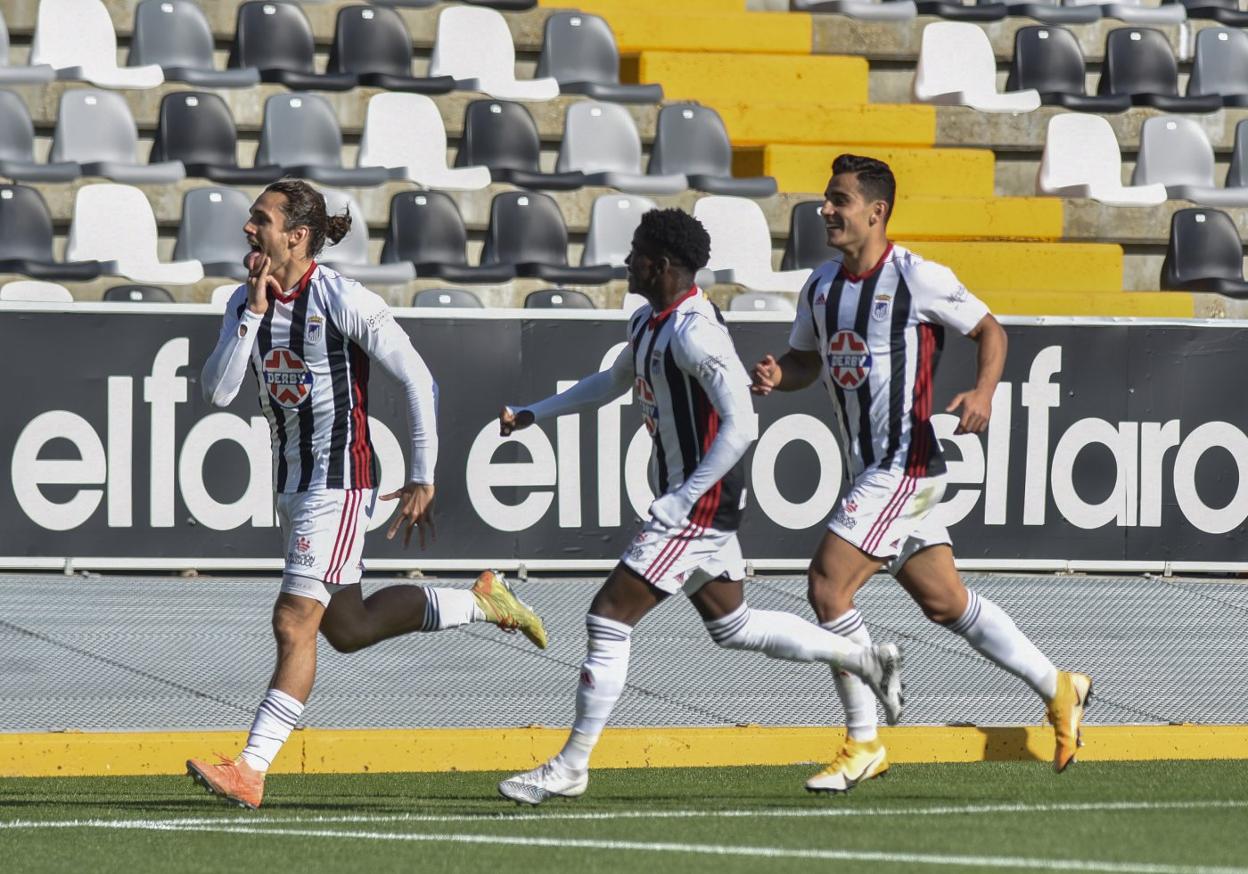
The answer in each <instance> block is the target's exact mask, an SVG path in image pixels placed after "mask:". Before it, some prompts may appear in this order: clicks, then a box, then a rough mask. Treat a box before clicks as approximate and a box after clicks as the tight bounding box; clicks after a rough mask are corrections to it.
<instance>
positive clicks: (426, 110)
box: [356, 92, 490, 191]
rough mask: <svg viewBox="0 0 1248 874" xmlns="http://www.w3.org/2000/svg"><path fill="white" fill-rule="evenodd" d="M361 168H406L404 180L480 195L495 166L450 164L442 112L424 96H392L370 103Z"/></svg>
mask: <svg viewBox="0 0 1248 874" xmlns="http://www.w3.org/2000/svg"><path fill="white" fill-rule="evenodd" d="M356 166H358V167H385V168H387V169H389V170H392V171H394V170H405V171H406V172H404V173H402V174H401V175H400V176H399V178H403V179H407V180H409V181H411V182H415V183H416V184H418V185H424V186H425V187H426V188H445V189H452V190H461V191H475V190H478V189H481V188H485V187H486V186H488V185H489V184H490V168H489V167H447V166H446V127H445V126H444V125H443V123H442V113H441V112H440V111H439V110H438V105H437V104H436V103H434V102H433V101H432V100H431V99H429V98H428V97H426V96H425V95H423V94H401V93H399V92H388V93H385V94H375V95H373V97H372V98H370V99H369V101H368V110H367V112H366V114H365V117H364V133H363V135H362V136H361V137H360V151H359V155H358V157H357V158H356ZM392 175H395V174H392Z"/></svg>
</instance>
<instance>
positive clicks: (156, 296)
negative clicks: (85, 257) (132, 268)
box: [104, 285, 173, 303]
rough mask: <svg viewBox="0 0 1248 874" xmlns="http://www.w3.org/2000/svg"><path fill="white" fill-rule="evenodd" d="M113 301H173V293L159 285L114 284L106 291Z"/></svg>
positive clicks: (106, 296)
mask: <svg viewBox="0 0 1248 874" xmlns="http://www.w3.org/2000/svg"><path fill="white" fill-rule="evenodd" d="M104 300H106V301H111V302H112V303H173V295H172V294H170V293H169V290H168V289H167V288H161V287H160V286H159V285H114V286H113V287H112V288H110V289H108V290H107V291H105V292H104Z"/></svg>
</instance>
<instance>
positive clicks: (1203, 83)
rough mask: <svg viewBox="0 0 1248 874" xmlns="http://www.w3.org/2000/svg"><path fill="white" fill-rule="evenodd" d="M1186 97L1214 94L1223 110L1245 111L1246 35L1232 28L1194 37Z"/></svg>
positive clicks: (1208, 29) (1211, 29) (1247, 81)
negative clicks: (1226, 107) (1193, 56)
mask: <svg viewBox="0 0 1248 874" xmlns="http://www.w3.org/2000/svg"><path fill="white" fill-rule="evenodd" d="M1187 94H1188V96H1189V97H1199V96H1202V95H1206V94H1216V95H1217V96H1219V97H1221V98H1222V105H1223V106H1237V107H1248V34H1246V33H1244V32H1243V31H1242V30H1239V29H1238V28H1233V27H1206V28H1205V29H1204V30H1202V31H1200V32H1199V33H1197V34H1196V58H1195V60H1194V61H1193V62H1192V75H1191V76H1189V77H1188V80H1187Z"/></svg>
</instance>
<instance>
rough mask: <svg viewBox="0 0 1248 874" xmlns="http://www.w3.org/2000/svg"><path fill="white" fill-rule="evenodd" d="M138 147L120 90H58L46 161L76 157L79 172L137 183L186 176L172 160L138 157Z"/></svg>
mask: <svg viewBox="0 0 1248 874" xmlns="http://www.w3.org/2000/svg"><path fill="white" fill-rule="evenodd" d="M138 149H139V131H138V128H137V127H136V126H135V123H134V116H133V115H131V114H130V104H128V103H127V102H126V98H125V97H124V96H122V95H121V94H118V93H117V92H115V91H97V90H95V89H93V88H77V89H73V90H70V91H66V92H64V93H63V94H62V95H61V105H60V108H59V110H58V111H57V114H56V132H55V133H54V134H53V136H52V152H51V156H50V160H51V161H53V162H57V161H77V162H78V164H79V165H80V166H81V167H82V175H84V176H103V177H105V178H108V179H113V180H115V181H117V182H125V183H130V184H137V185H142V184H161V183H168V182H177V181H178V180H179V179H183V178H185V176H186V170H185V169H184V168H183V167H182V165H181V164H180V163H179V162H177V161H161V162H158V163H155V164H140V163H138V160H137V155H138Z"/></svg>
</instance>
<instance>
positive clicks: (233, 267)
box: [173, 188, 251, 280]
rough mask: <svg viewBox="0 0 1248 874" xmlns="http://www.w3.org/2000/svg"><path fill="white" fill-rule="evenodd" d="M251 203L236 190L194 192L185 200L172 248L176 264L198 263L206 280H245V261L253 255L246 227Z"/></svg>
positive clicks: (197, 189) (195, 189) (201, 190)
mask: <svg viewBox="0 0 1248 874" xmlns="http://www.w3.org/2000/svg"><path fill="white" fill-rule="evenodd" d="M250 217H251V199H250V198H249V197H247V195H245V194H243V192H241V191H238V190H237V189H234V188H193V189H191V190H190V191H188V192H186V194H185V195H184V196H183V197H182V220H181V222H180V223H179V224H178V236H177V240H176V241H175V242H174V244H173V258H174V260H175V261H185V260H188V259H192V258H193V259H195V260H196V261H198V262H200V263H201V264H203V265H204V274H205V275H207V276H228V277H230V278H231V279H239V280H242V279H246V278H247V268H246V267H244V266H243V259H244V258H245V257H247V254H248V253H249V252H250V251H251V247H250V246H248V245H247V237H246V235H245V234H244V233H243V225H245V224H247V221H248V219H249V218H250Z"/></svg>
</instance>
